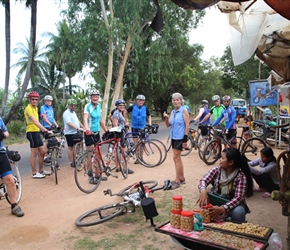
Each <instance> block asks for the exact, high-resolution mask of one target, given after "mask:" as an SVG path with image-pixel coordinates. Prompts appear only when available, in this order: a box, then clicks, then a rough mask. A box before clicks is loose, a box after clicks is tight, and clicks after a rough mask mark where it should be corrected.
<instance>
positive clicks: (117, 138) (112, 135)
mask: <svg viewBox="0 0 290 250" xmlns="http://www.w3.org/2000/svg"><path fill="white" fill-rule="evenodd" d="M122 134H123V133H122V131H121V128H120V127H116V128H111V129H110V130H109V132H106V133H104V134H103V136H102V139H103V141H102V142H98V143H96V144H95V147H94V149H93V150H91V149H89V150H86V151H83V153H82V154H81V156H79V158H78V159H77V162H76V167H75V171H74V177H75V182H76V184H77V186H78V188H79V189H80V190H81V191H82V192H84V193H91V192H93V191H95V190H96V189H97V188H98V186H99V185H100V183H101V180H102V177H103V176H102V174H105V175H106V176H113V177H115V178H118V175H117V174H113V173H112V171H113V170H115V169H116V168H117V166H114V167H112V166H111V163H112V160H113V156H114V155H115V156H116V158H117V162H118V165H119V166H118V168H119V172H121V174H122V175H123V177H124V178H125V179H126V178H127V177H128V166H127V160H126V154H125V152H124V150H123V148H122V146H121V137H122ZM95 135H96V134H93V133H92V134H91V136H92V137H94V136H95ZM104 144H108V145H109V147H108V152H107V153H106V155H105V156H104V157H103V155H102V145H104Z"/></svg>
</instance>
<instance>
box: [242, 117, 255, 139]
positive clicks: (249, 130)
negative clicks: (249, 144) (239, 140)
mask: <svg viewBox="0 0 290 250" xmlns="http://www.w3.org/2000/svg"><path fill="white" fill-rule="evenodd" d="M244 122H245V127H247V128H246V129H245V130H246V131H245V132H244V139H245V140H248V139H249V138H251V137H252V134H253V127H254V122H253V118H252V116H251V115H248V116H245V117H244Z"/></svg>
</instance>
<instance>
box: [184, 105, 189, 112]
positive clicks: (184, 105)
mask: <svg viewBox="0 0 290 250" xmlns="http://www.w3.org/2000/svg"><path fill="white" fill-rule="evenodd" d="M184 107H185V108H186V109H187V111H188V114H190V107H188V106H187V105H184Z"/></svg>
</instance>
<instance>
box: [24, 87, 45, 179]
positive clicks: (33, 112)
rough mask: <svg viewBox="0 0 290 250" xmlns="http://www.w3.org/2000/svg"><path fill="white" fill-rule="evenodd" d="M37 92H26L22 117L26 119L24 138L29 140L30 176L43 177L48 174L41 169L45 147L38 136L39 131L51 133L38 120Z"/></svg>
mask: <svg viewBox="0 0 290 250" xmlns="http://www.w3.org/2000/svg"><path fill="white" fill-rule="evenodd" d="M39 97H40V96H39V94H38V93H37V92H36V91H32V92H30V93H29V94H28V100H29V104H28V105H27V106H26V108H25V110H24V117H25V121H26V138H27V139H28V140H29V142H30V149H31V155H30V164H31V170H32V178H44V177H45V176H46V175H50V172H48V171H45V170H43V159H44V156H45V148H44V146H43V142H42V139H41V137H40V131H43V132H46V133H51V131H49V130H47V129H46V128H45V127H44V126H42V125H41V123H40V122H39V117H38V108H37V104H38V101H39ZM37 156H38V164H39V172H37V171H36V157H37Z"/></svg>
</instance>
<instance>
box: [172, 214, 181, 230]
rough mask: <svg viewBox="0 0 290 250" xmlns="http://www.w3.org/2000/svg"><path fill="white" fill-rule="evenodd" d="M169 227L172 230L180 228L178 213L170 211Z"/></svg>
mask: <svg viewBox="0 0 290 250" xmlns="http://www.w3.org/2000/svg"><path fill="white" fill-rule="evenodd" d="M170 225H171V227H174V228H178V229H179V228H180V211H176V210H171V214H170Z"/></svg>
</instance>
